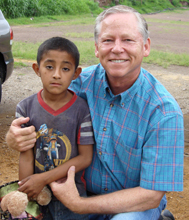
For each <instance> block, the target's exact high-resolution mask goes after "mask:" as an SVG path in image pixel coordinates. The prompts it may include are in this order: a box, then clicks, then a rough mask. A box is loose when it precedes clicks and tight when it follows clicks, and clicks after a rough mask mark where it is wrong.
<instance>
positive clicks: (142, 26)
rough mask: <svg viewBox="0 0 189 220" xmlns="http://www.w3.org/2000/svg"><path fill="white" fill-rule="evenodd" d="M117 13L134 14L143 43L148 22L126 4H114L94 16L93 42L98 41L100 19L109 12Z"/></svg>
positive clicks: (146, 36) (147, 33) (146, 35)
mask: <svg viewBox="0 0 189 220" xmlns="http://www.w3.org/2000/svg"><path fill="white" fill-rule="evenodd" d="M117 13H126V14H127V13H132V14H134V15H135V16H136V18H137V20H138V28H139V32H140V33H141V35H142V37H143V40H144V43H146V40H147V39H148V36H149V32H148V24H147V22H146V20H145V19H144V18H143V16H142V15H141V14H140V13H139V12H138V11H136V10H135V9H134V8H131V7H128V6H126V5H116V6H113V7H111V8H108V9H106V10H104V11H103V12H101V13H100V14H99V15H98V17H97V18H96V23H95V27H94V38H95V42H96V43H98V37H99V34H100V31H101V23H102V21H103V20H104V19H105V18H106V17H107V16H108V15H111V14H117Z"/></svg>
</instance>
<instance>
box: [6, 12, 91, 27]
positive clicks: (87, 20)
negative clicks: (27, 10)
mask: <svg viewBox="0 0 189 220" xmlns="http://www.w3.org/2000/svg"><path fill="white" fill-rule="evenodd" d="M7 20H8V22H9V24H10V25H11V26H14V25H32V26H35V27H44V26H49V23H52V22H56V23H53V26H59V25H77V24H80V25H81V24H94V23H95V16H93V15H91V14H85V15H54V16H41V17H33V18H28V17H22V18H16V19H7Z"/></svg>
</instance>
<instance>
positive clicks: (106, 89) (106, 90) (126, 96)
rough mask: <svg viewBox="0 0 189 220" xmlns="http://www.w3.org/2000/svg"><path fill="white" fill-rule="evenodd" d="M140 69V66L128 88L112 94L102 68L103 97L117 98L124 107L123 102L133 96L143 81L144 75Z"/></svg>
mask: <svg viewBox="0 0 189 220" xmlns="http://www.w3.org/2000/svg"><path fill="white" fill-rule="evenodd" d="M142 70H143V69H142V68H141V71H140V74H139V76H138V78H137V80H136V81H135V82H134V84H133V85H132V86H131V87H130V88H129V89H128V90H126V91H124V92H122V93H120V94H118V95H114V94H113V93H112V91H111V89H110V86H109V84H108V79H107V74H106V72H105V70H104V68H103V70H102V71H101V73H102V76H103V89H104V97H105V98H108V99H112V100H113V99H114V100H115V99H118V100H119V104H120V106H122V107H124V103H125V102H127V101H130V100H131V99H132V98H133V97H134V96H135V94H136V93H137V91H138V90H139V88H140V86H141V85H142V83H143V80H144V76H143V74H142Z"/></svg>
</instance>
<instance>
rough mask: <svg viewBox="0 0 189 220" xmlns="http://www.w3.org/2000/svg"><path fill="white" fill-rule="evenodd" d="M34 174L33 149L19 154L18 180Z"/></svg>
mask: <svg viewBox="0 0 189 220" xmlns="http://www.w3.org/2000/svg"><path fill="white" fill-rule="evenodd" d="M33 173H34V154H33V148H32V149H30V150H27V151H25V152H21V153H20V157H19V180H23V179H24V178H26V177H28V176H30V175H32V174H33Z"/></svg>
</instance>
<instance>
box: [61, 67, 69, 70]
mask: <svg viewBox="0 0 189 220" xmlns="http://www.w3.org/2000/svg"><path fill="white" fill-rule="evenodd" d="M62 69H63V70H64V71H69V70H70V69H69V68H67V67H64V68H62Z"/></svg>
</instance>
